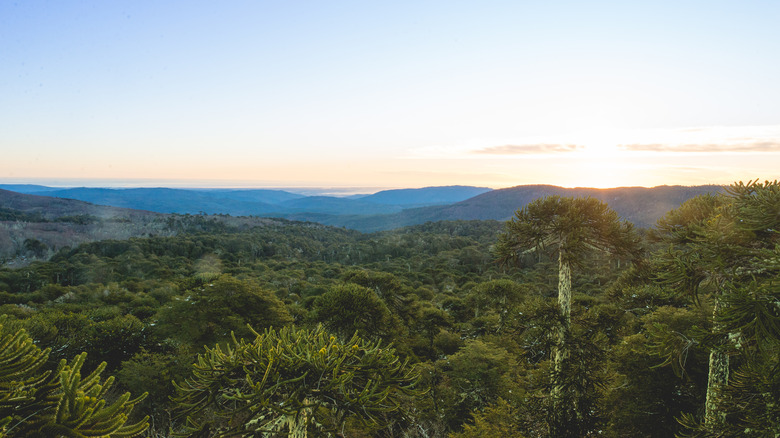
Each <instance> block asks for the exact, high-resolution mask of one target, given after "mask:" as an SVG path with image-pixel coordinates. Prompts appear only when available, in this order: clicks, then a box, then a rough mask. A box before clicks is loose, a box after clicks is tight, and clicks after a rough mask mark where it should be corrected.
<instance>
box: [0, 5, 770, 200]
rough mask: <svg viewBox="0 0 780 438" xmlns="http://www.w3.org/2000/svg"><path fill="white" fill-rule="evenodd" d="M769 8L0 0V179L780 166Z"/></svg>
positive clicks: (689, 175) (654, 173)
mask: <svg viewBox="0 0 780 438" xmlns="http://www.w3.org/2000/svg"><path fill="white" fill-rule="evenodd" d="M778 23H780V2H778V1H740V2H737V1H673V2H672V1H644V2H634V1H614V2H575V1H572V2H562V1H544V2H542V1H506V2H499V1H493V2H491V1H482V2H461V1H446V2H445V1H424V0H417V1H409V2H405V1H393V2H381V3H380V2H371V1H354V2H344V1H308V2H301V1H251V2H249V1H247V2H240V1H224V2H221V1H220V2H217V1H208V2H205V1H186V2H185V1H164V2H160V1H138V0H136V1H51V2H44V1H24V2H22V1H19V2H12V1H3V2H0V152H2V157H3V158H2V160H0V182H10V181H13V182H44V183H46V182H49V183H52V182H60V183H68V182H75V181H78V182H84V183H85V184H88V183H89V184H93V185H94V184H104V185H105V184H109V183H110V184H124V185H127V184H131V185H132V184H133V183H137V185H144V184H145V185H148V184H152V185H178V184H193V185H199V186H203V185H230V186H362V187H366V186H375V187H420V186H426V185H448V184H470V185H481V186H490V187H508V186H513V185H518V184H533V183H552V184H559V185H565V186H578V185H579V186H625V185H644V186H652V185H658V184H702V183H708V182H712V183H728V182H731V181H734V180H739V179H742V180H747V179H752V178H761V179H776V178H780V85H779V84H780V82H779V81H778V78H780V25H778ZM90 179H91V180H92V181H91V182H90V181H87V180H90ZM85 181H86V182H85Z"/></svg>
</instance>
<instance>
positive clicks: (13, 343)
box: [0, 324, 148, 437]
mask: <svg viewBox="0 0 780 438" xmlns="http://www.w3.org/2000/svg"><path fill="white" fill-rule="evenodd" d="M48 355H49V350H48V349H47V350H41V349H39V348H38V347H37V346H35V344H33V342H32V339H31V338H30V337H29V336H28V335H27V334H26V332H24V330H20V331H17V332H16V333H13V334H10V333H6V332H5V331H4V327H3V325H2V324H0V417H2V418H3V420H2V423H0V425H2V428H3V429H2V432H0V436H7V437H38V436H47V437H130V436H136V435H139V434H140V433H141V432H143V431H144V430H145V429H146V428H147V426H148V424H147V419H146V418H145V419H143V420H141V421H139V422H136V423H132V424H127V422H128V418H129V415H130V412H131V411H132V410H133V407H134V406H135V405H136V404H137V403H138V402H139V401H141V400H142V399H143V398H144V397H145V396H146V394H144V395H142V396H141V397H138V398H136V399H133V400H131V399H130V394H129V393H125V394H124V395H122V396H120V397H119V398H118V399H116V400H115V401H114V402H113V403H110V404H109V403H108V402H107V401H106V396H107V391H108V390H109V388H110V387H111V385H112V383H113V380H114V378H113V377H109V378H108V379H106V380H105V381H104V382H103V383H101V378H100V374H101V373H102V372H103V370H104V368H105V366H106V364H105V362H104V363H102V364H101V365H100V366H99V367H98V368H97V369H96V370H95V371H93V372H92V373H91V374H89V375H88V376H87V377H86V378H83V379H82V377H81V367H82V366H83V364H84V360H85V359H86V356H87V354H86V353H82V354H80V355H78V356H76V358H75V359H74V360H73V361H72V362H71V363H70V364H68V363H67V362H66V361H65V360H62V361H61V362H60V364H59V366H58V367H57V369H56V370H54V372H52V370H46V371H40V370H41V368H43V366H44V365H45V363H46V360H47V359H48Z"/></svg>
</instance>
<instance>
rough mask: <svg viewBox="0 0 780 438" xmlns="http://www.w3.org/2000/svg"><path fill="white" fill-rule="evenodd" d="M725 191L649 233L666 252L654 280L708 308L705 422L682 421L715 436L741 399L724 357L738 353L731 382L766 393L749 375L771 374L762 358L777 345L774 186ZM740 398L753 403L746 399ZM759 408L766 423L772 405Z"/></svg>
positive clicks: (779, 238)
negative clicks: (730, 406) (708, 301)
mask: <svg viewBox="0 0 780 438" xmlns="http://www.w3.org/2000/svg"><path fill="white" fill-rule="evenodd" d="M726 192H727V194H726V195H722V196H717V197H716V196H700V197H697V198H694V199H691V200H689V201H687V202H685V203H684V204H682V205H681V206H680V208H678V209H677V210H673V211H672V212H670V213H668V214H667V216H666V217H664V218H663V219H661V220H660V221H659V223H658V226H657V231H656V233H655V236H656V239H657V240H659V241H661V242H664V243H667V244H668V245H669V249H668V250H667V251H666V252H665V253H664V254H661V255H660V256H659V257H657V260H658V261H657V271H658V274H657V277H658V280H659V281H660V282H661V283H662V284H664V285H666V286H669V287H672V288H673V289H674V290H675V291H677V292H679V293H685V294H687V295H689V296H691V297H692V298H693V299H694V300H695V301H697V302H698V301H699V300H700V297H702V296H705V297H711V300H712V302H713V312H712V331H711V333H710V335H709V336H708V337H706V338H705V339H702V343H703V344H704V345H705V346H707V347H708V348H709V349H710V361H709V370H708V373H709V377H708V384H707V395H706V400H705V413H704V422H703V424H698V422H697V421H696V420H695V418H694V417H693V416H692V415H686V416H684V418H683V419H682V422H683V424H684V425H686V426H687V427H689V428H690V429H693V430H698V431H700V432H705V433H715V434H718V433H724V431H728V430H729V428H730V427H734V425H733V424H729V423H730V422H729V421H728V419H727V411H728V409H727V406H726V405H727V404H729V403H734V401H735V400H738V399H739V398H740V395H739V394H738V393H739V391H737V390H736V387H735V385H733V384H732V385H730V382H729V374H730V359H729V356H730V355H735V354H738V355H739V356H740V357H741V359H742V361H743V366H742V369H741V371H740V373H739V374H738V378H737V381H736V382H732V383H735V384H738V385H739V386H742V387H743V388H746V387H749V386H750V384H749V383H748V382H747V381H749V380H750V381H753V382H757V384H758V385H759V386H763V387H764V388H766V387H767V385H765V384H763V383H761V381H762V379H761V378H760V377H759V378H756V373H754V372H753V371H754V370H757V369H764V370H771V369H772V368H773V367H775V368H776V365H772V366H768V363H774V364H776V360H774V361H772V359H768V357H769V356H773V355H774V357H776V354H777V350H778V339H780V310H778V303H780V297H779V296H778V292H777V288H776V286H774V285H773V284H774V281H775V280H774V279H776V277H777V273H778V272H780V254H778V246H777V244H778V243H779V242H780V234H779V233H778V231H777V230H778V228H780V184H778V182H777V181H774V182H769V181H767V182H765V183H758V182H757V181H749V182H748V183H742V182H739V183H736V184H732V185H731V186H730V187H728V188H727V189H726ZM767 353H768V354H769V356H767ZM767 360H769V362H767ZM769 386H771V384H769ZM759 392H761V391H759ZM764 392H765V391H764ZM769 392H770V393H771V391H769ZM727 393H729V394H730V395H728V396H727ZM744 399H745V400H748V399H749V400H756V399H758V397H756V394H751V395H750V396H747V397H744ZM748 405H751V403H750V402H745V404H743V405H741V406H738V407H736V409H737V411H738V412H740V413H741V414H739V415H737V416H736V417H738V418H746V416H750V415H753V414H756V411H755V409H752V410H746V409H745V408H746V406H748ZM765 406H766V407H767V408H768V409H764V410H763V413H757V414H756V415H757V416H758V417H762V416H766V415H767V414H768V416H770V417H771V416H772V414H771V413H769V411H770V410H771V409H772V408H771V406H773V403H769V402H767V403H766V405H765ZM773 414H775V415H776V414H777V411H775V412H774V413H773ZM738 429H739V430H740V433H746V432H745V431H746V430H750V428H746V427H745V425H740V426H738ZM775 432H776V430H775Z"/></svg>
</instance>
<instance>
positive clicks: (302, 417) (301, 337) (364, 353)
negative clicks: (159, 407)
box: [174, 326, 419, 437]
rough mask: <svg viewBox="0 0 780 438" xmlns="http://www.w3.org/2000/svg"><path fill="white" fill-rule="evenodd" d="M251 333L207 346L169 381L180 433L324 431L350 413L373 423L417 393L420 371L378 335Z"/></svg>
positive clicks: (303, 433)
mask: <svg viewBox="0 0 780 438" xmlns="http://www.w3.org/2000/svg"><path fill="white" fill-rule="evenodd" d="M255 335H256V337H255V339H254V340H253V341H252V342H247V341H246V340H244V339H241V340H237V339H235V337H234V339H233V345H232V346H227V347H225V349H224V350H223V349H222V348H221V347H220V346H219V345H217V346H216V347H214V348H206V351H205V353H203V354H200V355H198V360H197V363H195V364H193V367H192V376H191V377H190V378H188V379H187V380H186V381H185V382H184V383H182V384H178V383H176V382H174V384H175V386H176V389H177V392H178V396H177V397H176V398H175V399H174V401H175V402H177V403H178V405H179V406H180V408H181V409H182V414H183V415H187V426H186V428H185V429H184V430H183V431H182V432H181V433H180V436H193V437H194V436H210V437H227V436H230V437H249V436H264V435H262V434H269V436H275V435H273V434H277V433H281V434H289V436H299V437H303V436H307V434H308V433H311V432H312V431H317V434H318V436H324V435H327V434H329V433H331V432H333V431H336V430H339V429H340V428H341V427H343V425H344V423H345V421H346V420H347V419H348V418H353V419H357V420H359V421H360V422H362V423H363V425H364V426H366V427H368V428H375V427H378V426H380V425H382V424H383V423H384V422H385V420H386V418H388V416H393V415H400V414H401V411H402V409H401V397H400V396H401V395H402V394H407V395H412V396H414V395H415V394H419V390H417V389H415V385H416V383H417V381H418V379H419V374H418V373H417V372H416V371H415V370H413V369H412V367H410V366H409V365H408V362H407V361H402V360H400V359H399V358H398V357H397V356H396V355H395V352H394V350H393V349H392V348H389V347H382V346H381V345H380V343H379V342H368V341H365V340H362V339H360V338H359V337H358V336H357V335H355V336H353V337H352V338H351V339H350V340H348V341H346V342H341V341H339V340H337V338H336V337H335V336H331V335H329V334H328V333H326V332H325V330H324V329H323V328H322V327H321V326H319V327H317V328H316V329H313V330H305V329H295V328H294V327H285V328H282V329H281V330H279V331H278V332H277V331H275V330H266V331H264V332H263V333H256V332H255Z"/></svg>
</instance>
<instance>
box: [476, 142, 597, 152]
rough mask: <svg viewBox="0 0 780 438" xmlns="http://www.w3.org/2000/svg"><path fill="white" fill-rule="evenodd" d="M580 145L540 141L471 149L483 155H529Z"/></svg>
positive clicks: (562, 150) (558, 150)
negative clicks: (538, 142)
mask: <svg viewBox="0 0 780 438" xmlns="http://www.w3.org/2000/svg"><path fill="white" fill-rule="evenodd" d="M582 148H583V147H582V146H578V145H576V144H555V143H540V144H524V145H513V144H507V145H503V146H492V147H488V148H484V149H479V150H475V151H472V152H471V153H474V154H485V155H531V154H558V153H566V152H574V151H577V150H580V149H582Z"/></svg>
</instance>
